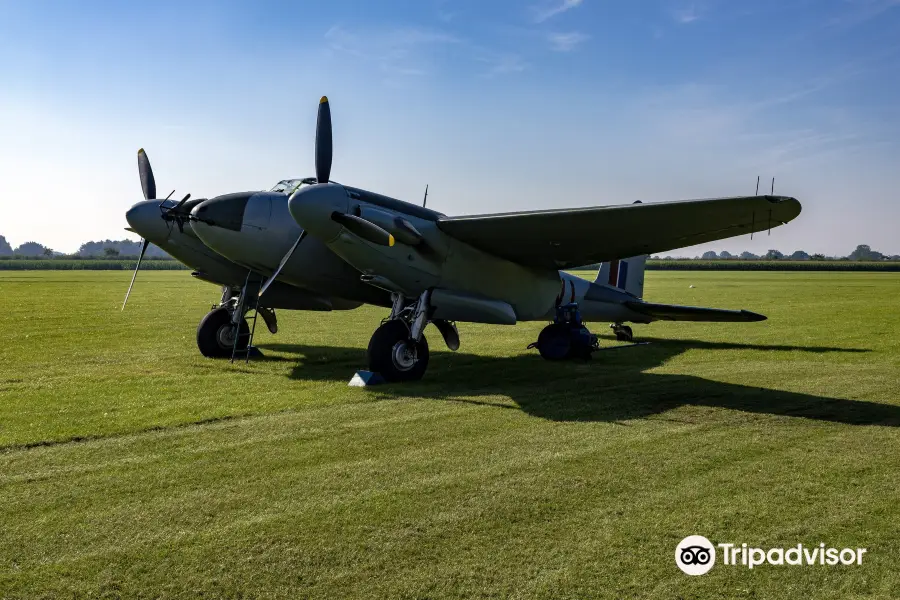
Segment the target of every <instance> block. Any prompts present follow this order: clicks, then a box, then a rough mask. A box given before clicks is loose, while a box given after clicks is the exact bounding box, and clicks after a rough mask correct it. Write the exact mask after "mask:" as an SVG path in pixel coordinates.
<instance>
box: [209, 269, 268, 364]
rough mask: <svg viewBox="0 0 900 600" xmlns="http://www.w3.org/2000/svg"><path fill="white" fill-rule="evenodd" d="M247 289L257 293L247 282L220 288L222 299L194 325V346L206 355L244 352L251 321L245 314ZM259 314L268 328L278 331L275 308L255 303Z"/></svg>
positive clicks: (214, 355)
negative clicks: (196, 325) (241, 286)
mask: <svg viewBox="0 0 900 600" xmlns="http://www.w3.org/2000/svg"><path fill="white" fill-rule="evenodd" d="M248 293H256V292H255V290H253V289H250V290H249V292H248V286H247V285H245V286H244V287H243V288H234V287H231V286H224V287H223V288H222V300H221V301H220V302H219V304H217V305H214V306H213V309H212V310H211V311H210V312H209V313H208V314H207V315H206V316H205V317H203V320H202V321H200V325H199V326H198V327H197V348H199V350H200V354H202V355H203V356H205V357H207V358H233V357H234V356H236V355H242V354H243V353H246V352H247V347H248V346H249V344H250V341H251V340H250V332H251V330H250V324H249V323H248V322H247V319H246V318H245V315H246V314H247V312H248V310H249V309H250V307H248V306H247V305H246V304H247V303H246V299H245V298H244V297H245V296H246V295H247V294H248ZM257 312H258V314H259V316H261V317H262V318H263V321H264V322H265V323H266V327H267V328H268V329H269V331H270V332H272V333H275V332H276V331H278V322H277V320H276V318H275V311H274V310H272V309H271V308H265V307H262V306H259V307H257Z"/></svg>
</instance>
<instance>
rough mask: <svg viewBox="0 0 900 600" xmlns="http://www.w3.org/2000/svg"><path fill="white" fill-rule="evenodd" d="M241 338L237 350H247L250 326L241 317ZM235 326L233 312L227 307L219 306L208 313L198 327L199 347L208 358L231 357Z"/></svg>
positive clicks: (201, 352)
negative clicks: (232, 319) (232, 321)
mask: <svg viewBox="0 0 900 600" xmlns="http://www.w3.org/2000/svg"><path fill="white" fill-rule="evenodd" d="M238 329H239V331H240V333H241V338H240V340H239V341H238V346H237V350H238V351H241V350H246V349H247V343H248V342H249V341H250V327H249V326H248V325H247V321H246V320H245V319H241V322H240V326H239V328H238ZM234 335H235V328H234V325H233V324H232V323H231V313H230V312H228V309H226V308H217V309H215V310H213V311H212V312H210V313H208V314H207V315H206V316H205V317H203V320H202V321H200V325H199V326H198V327H197V348H199V349H200V354H202V355H203V356H205V357H207V358H231V353H232V351H233V350H234Z"/></svg>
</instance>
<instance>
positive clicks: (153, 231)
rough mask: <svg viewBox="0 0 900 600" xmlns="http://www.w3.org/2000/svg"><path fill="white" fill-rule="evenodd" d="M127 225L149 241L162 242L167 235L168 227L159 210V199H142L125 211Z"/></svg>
mask: <svg viewBox="0 0 900 600" xmlns="http://www.w3.org/2000/svg"><path fill="white" fill-rule="evenodd" d="M125 220H126V221H128V225H129V226H130V227H131V228H132V229H133V230H134V231H135V233H137V234H138V235H139V236H141V237H142V238H144V239H146V240H150V241H151V242H159V243H164V242H165V241H166V240H167V239H168V237H169V227H168V226H167V224H166V222H165V221H164V220H163V219H162V214H161V213H160V211H159V200H142V201H141V202H138V203H137V204H135V205H134V206H132V207H131V208H129V209H128V212H126V213H125Z"/></svg>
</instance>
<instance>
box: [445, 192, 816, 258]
mask: <svg viewBox="0 0 900 600" xmlns="http://www.w3.org/2000/svg"><path fill="white" fill-rule="evenodd" d="M799 214H800V202H798V201H797V199H796V198H791V197H788V196H740V197H735V198H712V199H708V200H682V201H678V202H659V203H647V204H626V205H620V206H598V207H592V208H573V209H560V210H543V211H533V212H518V213H502V214H493V215H474V216H468V217H441V218H439V219H438V221H437V225H438V227H439V228H440V229H441V230H442V231H444V233H446V234H448V235H450V236H453V237H454V238H456V239H458V240H460V241H462V242H465V243H467V244H469V245H471V246H474V247H476V248H479V249H481V250H484V251H485V252H489V253H491V254H495V255H497V256H501V257H503V258H506V259H507V260H510V261H513V262H516V263H519V264H522V265H525V266H530V267H537V268H552V269H568V268H572V267H578V266H581V265H586V264H592V263H600V262H604V261H609V260H615V259H618V258H627V257H629V256H638V255H641V254H652V253H657V252H665V251H667V250H674V249H677V248H684V247H686V246H693V245H695V244H702V243H705V242H713V241H715V240H721V239H724V238H729V237H733V236H736V235H743V234H749V233H751V232H757V231H765V230H767V229H771V228H774V227H778V226H780V225H784V224H785V223H787V222H788V221H791V220H793V219H794V218H796V217H797V215H799Z"/></svg>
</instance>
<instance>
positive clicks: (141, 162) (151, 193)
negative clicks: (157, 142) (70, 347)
mask: <svg viewBox="0 0 900 600" xmlns="http://www.w3.org/2000/svg"><path fill="white" fill-rule="evenodd" d="M138 174H140V176H141V190H143V192H144V200H153V199H154V198H156V179H155V178H154V177H153V169H152V168H151V167H150V159H149V158H147V153H146V152H144V149H143V148H141V149H140V150H138Z"/></svg>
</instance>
